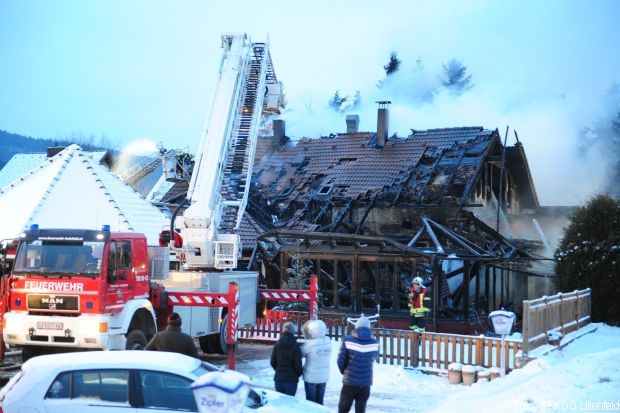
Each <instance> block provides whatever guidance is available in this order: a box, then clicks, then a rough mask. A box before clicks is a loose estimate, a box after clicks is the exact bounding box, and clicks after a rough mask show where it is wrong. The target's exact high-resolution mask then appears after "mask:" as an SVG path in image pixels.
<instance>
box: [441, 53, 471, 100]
mask: <svg viewBox="0 0 620 413" xmlns="http://www.w3.org/2000/svg"><path fill="white" fill-rule="evenodd" d="M442 66H443V75H444V77H443V79H442V84H443V85H444V86H445V87H446V88H448V89H450V90H451V91H453V92H456V93H460V92H463V91H465V90H468V89H471V88H472V87H473V84H471V75H468V74H467V66H465V65H464V64H463V63H462V62H460V61H459V60H457V59H451V60H450V61H449V62H448V63H447V64H446V63H444V64H442Z"/></svg>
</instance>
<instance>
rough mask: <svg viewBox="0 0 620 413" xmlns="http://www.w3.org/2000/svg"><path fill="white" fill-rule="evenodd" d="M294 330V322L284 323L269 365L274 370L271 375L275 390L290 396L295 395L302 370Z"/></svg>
mask: <svg viewBox="0 0 620 413" xmlns="http://www.w3.org/2000/svg"><path fill="white" fill-rule="evenodd" d="M296 332H297V328H296V327H295V324H293V323H291V322H287V323H284V325H283V326H282V335H281V336H280V339H279V340H278V341H277V342H276V344H275V345H274V346H273V351H272V352H271V367H273V369H274V370H275V371H276V374H275V375H274V376H273V380H274V381H275V385H276V391H278V392H280V393H284V394H288V395H290V396H295V393H296V392H297V384H298V383H299V376H301V375H302V373H303V372H304V370H303V366H302V364H301V348H300V346H299V343H297V340H296V339H295V333H296Z"/></svg>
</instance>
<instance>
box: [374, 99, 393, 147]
mask: <svg viewBox="0 0 620 413" xmlns="http://www.w3.org/2000/svg"><path fill="white" fill-rule="evenodd" d="M375 103H378V104H379V110H378V111H377V148H383V147H384V146H385V143H386V142H387V140H388V105H389V104H390V103H392V102H390V101H389V100H379V101H377V102H375Z"/></svg>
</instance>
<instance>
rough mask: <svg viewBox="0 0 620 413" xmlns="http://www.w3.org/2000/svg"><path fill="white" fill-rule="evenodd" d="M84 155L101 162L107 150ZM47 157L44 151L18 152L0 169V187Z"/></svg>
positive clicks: (36, 165) (28, 170)
mask: <svg viewBox="0 0 620 413" xmlns="http://www.w3.org/2000/svg"><path fill="white" fill-rule="evenodd" d="M82 153H84V154H85V155H87V156H89V157H90V158H92V159H93V160H94V161H95V162H98V163H101V161H102V160H103V159H104V157H105V156H106V154H107V153H108V152H107V151H94V152H86V151H83V152H82ZM47 159H48V157H47V154H46V153H43V152H41V153H18V154H15V155H13V157H12V158H11V159H10V160H9V161H8V162H7V163H6V165H4V168H2V169H0V189H1V188H4V187H5V186H7V185H9V184H11V183H13V182H14V181H16V180H17V179H19V178H20V177H21V176H22V175H25V174H26V173H28V172H30V171H32V170H33V169H35V168H36V167H38V166H39V165H41V164H42V163H43V162H45V161H46V160H47Z"/></svg>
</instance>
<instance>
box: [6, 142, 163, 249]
mask: <svg viewBox="0 0 620 413" xmlns="http://www.w3.org/2000/svg"><path fill="white" fill-rule="evenodd" d="M31 224H38V225H39V227H41V228H84V229H99V228H101V226H102V225H104V224H107V225H110V228H111V230H112V231H129V232H141V233H144V234H145V235H146V237H147V239H148V243H149V245H157V243H158V236H159V233H160V232H161V230H162V228H164V227H167V226H169V221H168V219H167V218H166V216H165V215H164V214H163V213H162V212H161V211H159V210H158V209H157V208H155V207H154V206H153V205H151V204H150V203H149V202H148V201H146V200H144V199H143V198H142V197H141V196H140V194H138V193H137V192H136V191H134V190H133V189H132V188H131V187H130V186H128V185H126V184H125V183H123V182H122V181H121V180H120V179H118V178H117V177H116V176H115V175H114V174H112V173H111V172H110V171H109V170H108V169H107V168H106V167H104V166H103V165H100V164H99V161H98V159H96V157H95V158H94V159H93V157H91V156H90V155H89V154H87V153H85V152H84V151H82V149H81V148H80V147H79V146H77V145H71V146H69V147H67V148H66V149H64V150H63V151H61V152H59V153H58V154H57V155H55V156H53V157H51V158H46V159H45V160H44V161H43V162H42V163H41V162H40V163H39V164H38V165H35V166H34V167H33V169H31V170H29V171H27V172H26V173H24V174H23V175H21V176H20V177H18V178H17V179H15V180H14V181H13V182H12V183H10V184H8V185H5V186H4V187H3V188H1V189H0V239H5V238H15V237H17V236H18V235H19V234H20V232H21V231H22V230H23V229H25V228H28V227H29V226H30V225H31Z"/></svg>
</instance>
